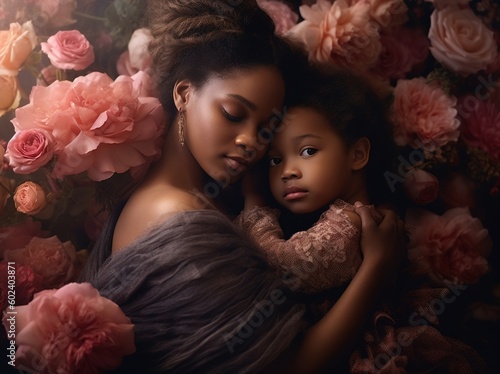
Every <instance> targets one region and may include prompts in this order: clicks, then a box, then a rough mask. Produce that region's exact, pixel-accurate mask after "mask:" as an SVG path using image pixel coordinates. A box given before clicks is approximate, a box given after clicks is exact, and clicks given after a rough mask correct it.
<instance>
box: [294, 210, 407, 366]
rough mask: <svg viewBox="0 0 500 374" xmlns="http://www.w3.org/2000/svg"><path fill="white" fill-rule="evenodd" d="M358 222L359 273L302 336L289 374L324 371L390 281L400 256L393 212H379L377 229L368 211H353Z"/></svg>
mask: <svg viewBox="0 0 500 374" xmlns="http://www.w3.org/2000/svg"><path fill="white" fill-rule="evenodd" d="M356 212H357V213H358V214H359V215H360V217H361V221H362V236H361V247H362V251H363V255H364V259H363V262H362V264H361V267H360V269H359V271H358V272H357V273H356V275H355V277H354V278H353V280H352V281H351V283H350V284H349V287H348V288H347V289H346V291H345V292H344V293H343V294H342V296H341V297H340V298H339V300H338V301H337V302H336V303H335V305H334V306H333V307H332V309H331V310H330V311H329V312H328V313H327V314H326V315H325V317H323V319H321V320H320V321H319V322H318V323H316V324H315V325H314V326H312V327H311V328H310V329H309V330H308V331H307V332H306V333H305V336H304V339H303V340H302V342H301V344H300V346H299V347H298V349H297V351H296V352H295V354H294V358H293V359H292V360H291V361H289V362H288V364H289V369H288V370H287V372H290V373H316V372H319V371H321V370H322V369H325V368H326V367H327V366H328V364H329V363H330V362H331V361H332V360H333V359H335V358H338V357H339V356H340V355H341V354H342V353H344V352H345V349H346V348H348V347H351V346H352V343H354V342H355V340H356V339H357V338H358V336H359V333H360V331H361V328H362V326H363V324H364V322H365V319H366V317H367V316H368V313H369V311H370V310H371V308H372V307H373V305H374V303H375V301H376V300H377V296H378V293H379V292H380V291H381V289H382V288H383V286H384V284H386V281H388V280H389V279H390V278H392V275H393V274H394V272H395V270H396V268H397V266H398V264H399V262H400V260H401V258H402V256H403V255H404V250H403V248H404V241H403V226H402V223H400V222H399V221H398V220H397V218H396V215H395V213H394V212H392V211H382V212H381V213H382V214H383V215H384V219H383V221H382V222H381V223H380V225H377V224H376V223H375V221H374V220H373V218H372V216H371V214H370V212H369V208H367V207H357V209H356Z"/></svg>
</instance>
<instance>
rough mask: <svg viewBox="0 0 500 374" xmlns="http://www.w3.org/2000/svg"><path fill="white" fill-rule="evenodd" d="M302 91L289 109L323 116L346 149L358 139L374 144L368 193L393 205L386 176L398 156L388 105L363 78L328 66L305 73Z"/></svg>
mask: <svg viewBox="0 0 500 374" xmlns="http://www.w3.org/2000/svg"><path fill="white" fill-rule="evenodd" d="M302 82H303V83H302V88H301V89H299V90H296V91H294V95H293V97H289V99H288V102H287V106H288V107H294V106H298V107H307V108H312V109H315V110H317V111H318V112H319V113H321V114H322V115H323V116H325V118H326V119H327V121H328V122H329V123H330V125H331V126H332V127H333V129H334V130H335V131H336V133H337V134H338V135H339V136H340V137H341V138H342V139H343V140H344V142H345V144H346V146H348V147H349V146H351V145H353V144H354V143H355V142H356V141H357V140H358V139H360V138H362V137H366V138H368V139H369V140H370V146H371V147H370V159H369V162H368V164H367V165H366V166H365V168H364V170H365V173H366V174H365V175H366V180H367V185H368V193H369V197H370V199H371V201H372V202H374V203H376V204H380V203H386V202H388V201H390V200H391V199H390V198H389V197H390V196H391V195H390V193H391V191H390V188H389V185H388V183H387V181H386V179H385V173H386V172H387V171H388V170H392V164H393V162H394V160H395V156H396V145H395V143H394V140H393V139H394V138H393V133H392V125H391V124H390V122H389V119H388V107H389V105H388V102H385V101H384V100H382V98H381V97H380V95H379V94H378V93H376V91H375V90H374V88H373V87H374V86H372V85H371V84H370V83H368V82H367V81H366V79H364V78H362V77H361V76H359V75H357V74H355V73H353V72H351V71H348V70H341V69H338V68H333V67H331V66H324V65H311V67H310V68H309V69H308V70H307V73H306V72H304V76H303V80H302Z"/></svg>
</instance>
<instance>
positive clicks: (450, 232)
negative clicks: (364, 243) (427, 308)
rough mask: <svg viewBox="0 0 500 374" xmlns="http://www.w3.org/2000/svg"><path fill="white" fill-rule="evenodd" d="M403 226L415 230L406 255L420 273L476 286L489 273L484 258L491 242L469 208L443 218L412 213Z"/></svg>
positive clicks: (458, 210) (414, 210) (407, 216)
mask: <svg viewBox="0 0 500 374" xmlns="http://www.w3.org/2000/svg"><path fill="white" fill-rule="evenodd" d="M406 223H407V224H408V225H410V226H411V227H414V229H413V232H411V234H410V243H409V245H408V255H409V257H410V260H411V261H412V262H413V263H415V264H416V266H417V267H418V268H419V269H420V271H423V272H428V273H429V275H431V277H434V276H435V277H437V279H438V280H441V281H444V280H447V281H451V282H454V283H457V284H458V283H465V284H472V283H476V282H477V281H478V280H479V278H480V277H481V276H482V275H484V274H486V273H487V272H488V270H489V269H488V262H487V261H486V257H487V256H488V255H489V253H490V251H491V248H492V241H491V238H490V236H489V235H488V230H486V229H485V228H484V227H483V225H482V224H481V221H480V220H479V219H478V218H474V217H472V216H471V215H470V212H469V209H468V208H454V209H450V210H447V211H446V212H445V213H444V214H443V215H442V216H438V215H436V214H434V213H431V212H428V211H424V210H420V209H411V210H409V211H408V213H407V215H406Z"/></svg>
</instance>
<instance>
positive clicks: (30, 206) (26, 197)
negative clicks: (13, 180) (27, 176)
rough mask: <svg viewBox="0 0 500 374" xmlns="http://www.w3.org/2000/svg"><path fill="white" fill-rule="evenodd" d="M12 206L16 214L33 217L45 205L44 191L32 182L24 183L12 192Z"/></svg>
mask: <svg viewBox="0 0 500 374" xmlns="http://www.w3.org/2000/svg"><path fill="white" fill-rule="evenodd" d="M14 204H15V206H16V209H17V211H18V212H21V213H24V214H29V215H32V216H34V215H35V214H37V213H39V212H40V211H41V210H42V209H43V208H45V205H46V204H47V200H46V198H45V191H44V190H43V188H42V187H40V186H39V185H38V184H36V183H34V182H29V181H28V182H24V183H23V184H21V185H19V186H18V187H17V188H16V191H15V192H14Z"/></svg>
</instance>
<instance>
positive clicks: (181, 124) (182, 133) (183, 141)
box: [177, 110, 185, 147]
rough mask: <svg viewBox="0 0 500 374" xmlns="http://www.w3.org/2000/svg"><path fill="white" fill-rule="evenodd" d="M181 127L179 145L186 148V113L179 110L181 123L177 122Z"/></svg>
mask: <svg viewBox="0 0 500 374" xmlns="http://www.w3.org/2000/svg"><path fill="white" fill-rule="evenodd" d="M177 125H178V126H179V143H180V144H181V146H182V147H184V143H185V140H184V112H183V111H181V110H179V121H178V122H177Z"/></svg>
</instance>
